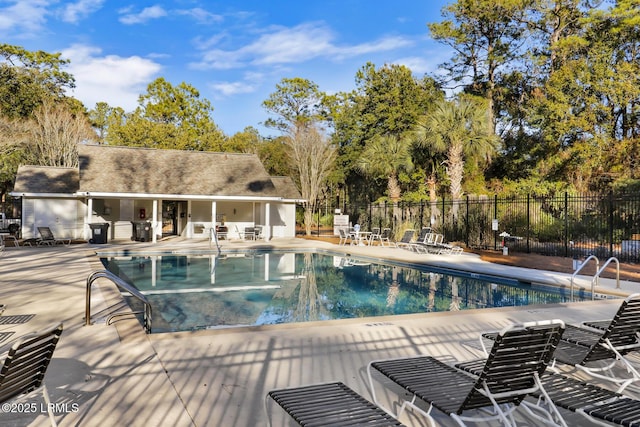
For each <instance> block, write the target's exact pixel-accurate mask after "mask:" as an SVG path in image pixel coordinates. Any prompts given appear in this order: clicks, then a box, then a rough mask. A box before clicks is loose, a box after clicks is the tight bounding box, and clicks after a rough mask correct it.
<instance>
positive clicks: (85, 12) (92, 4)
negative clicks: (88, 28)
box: [62, 0, 104, 23]
mask: <svg viewBox="0 0 640 427" xmlns="http://www.w3.org/2000/svg"><path fill="white" fill-rule="evenodd" d="M103 3H104V0H79V1H77V2H75V3H68V4H66V5H65V6H64V8H63V11H62V20H63V21H65V22H71V23H76V22H78V21H80V20H81V19H83V18H86V17H87V16H89V15H91V14H92V13H93V12H95V11H97V10H99V9H100V8H101V7H102V4H103Z"/></svg>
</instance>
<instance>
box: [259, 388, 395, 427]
mask: <svg viewBox="0 0 640 427" xmlns="http://www.w3.org/2000/svg"><path fill="white" fill-rule="evenodd" d="M268 398H271V399H273V401H274V402H276V403H277V404H278V405H280V407H282V409H284V410H285V411H286V412H287V414H289V415H290V416H291V418H293V419H294V420H295V421H296V422H297V423H298V424H299V425H301V426H317V427H321V426H371V427H376V426H380V427H383V426H384V427H387V426H402V424H401V423H400V422H399V421H398V420H396V419H395V418H393V417H392V416H391V415H389V414H387V413H386V412H385V411H383V410H382V409H380V408H378V407H377V406H376V405H374V404H373V403H371V402H369V401H368V400H367V399H365V398H364V397H362V396H361V395H359V394H358V393H356V392H355V391H353V390H352V389H351V388H349V387H347V386H346V385H345V384H343V383H341V382H332V383H324V384H313V385H307V386H302V387H295V388H286V389H280V390H272V391H270V392H269V393H267V396H266V397H265V412H266V413H267V418H268V419H269V425H271V417H270V416H269V414H270V413H269V410H268V405H267V402H268Z"/></svg>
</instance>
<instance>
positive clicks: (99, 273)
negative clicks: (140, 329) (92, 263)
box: [84, 270, 152, 334]
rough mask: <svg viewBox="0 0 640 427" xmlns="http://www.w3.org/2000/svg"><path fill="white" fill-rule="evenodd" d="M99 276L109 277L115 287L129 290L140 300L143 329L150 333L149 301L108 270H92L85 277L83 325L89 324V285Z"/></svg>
mask: <svg viewBox="0 0 640 427" xmlns="http://www.w3.org/2000/svg"><path fill="white" fill-rule="evenodd" d="M100 278H105V279H109V280H110V281H112V282H113V283H114V284H115V285H116V286H117V287H119V288H120V289H124V290H125V291H127V292H129V293H130V294H131V295H133V296H134V297H135V298H137V299H138V300H140V301H141V302H142V303H143V304H144V312H143V320H144V329H145V331H146V332H147V333H148V334H150V333H151V319H152V316H151V314H152V313H151V303H150V302H149V300H148V299H147V297H146V296H145V295H144V294H143V293H142V292H140V291H139V290H138V289H136V288H135V287H134V286H131V285H130V284H129V283H127V282H125V281H124V280H122V279H121V278H120V277H118V276H116V275H115V274H113V273H112V272H110V271H108V270H97V271H94V272H93V273H91V274H90V275H89V277H87V290H86V305H85V323H84V324H85V326H88V325H91V285H93V282H95V281H96V280H98V279H100Z"/></svg>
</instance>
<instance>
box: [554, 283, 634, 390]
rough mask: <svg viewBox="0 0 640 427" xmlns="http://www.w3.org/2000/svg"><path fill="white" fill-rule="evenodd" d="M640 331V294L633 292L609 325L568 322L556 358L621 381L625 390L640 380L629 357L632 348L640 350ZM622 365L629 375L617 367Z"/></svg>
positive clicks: (603, 377)
mask: <svg viewBox="0 0 640 427" xmlns="http://www.w3.org/2000/svg"><path fill="white" fill-rule="evenodd" d="M594 323H595V324H600V325H602V324H603V323H602V322H594ZM592 324H593V323H592ZM639 333H640V294H633V295H629V296H628V297H627V298H625V299H624V301H623V302H622V304H620V307H619V308H618V311H617V312H616V314H615V315H614V316H613V318H612V319H611V320H610V321H609V324H608V326H606V328H605V329H601V330H594V329H588V328H585V327H580V326H573V325H567V329H566V331H565V333H564V335H563V336H562V341H561V343H560V345H559V346H558V350H557V351H556V360H557V361H559V362H562V363H565V364H568V365H571V366H574V367H576V368H577V369H579V370H581V371H584V372H586V373H587V374H589V375H592V376H594V377H596V378H600V379H603V380H606V381H610V382H613V383H615V384H618V385H619V388H618V391H622V390H624V389H625V388H626V387H628V386H630V385H632V384H634V383H636V382H637V381H640V372H639V371H638V368H637V367H636V366H635V365H634V364H633V363H631V362H630V361H629V360H628V358H626V357H625V355H627V354H628V353H630V352H633V351H637V350H640V338H639V335H638V334H639ZM588 364H589V366H587V365H588ZM619 365H621V366H622V367H623V368H625V371H626V372H627V373H628V375H625V376H620V370H616V371H614V369H613V368H614V367H615V366H619Z"/></svg>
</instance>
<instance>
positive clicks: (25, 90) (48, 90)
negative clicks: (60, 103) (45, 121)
mask: <svg viewBox="0 0 640 427" xmlns="http://www.w3.org/2000/svg"><path fill="white" fill-rule="evenodd" d="M68 63H69V61H68V60H66V59H63V58H62V56H61V54H60V53H53V54H52V53H47V52H44V51H41V50H39V51H34V52H32V51H28V50H26V49H24V48H22V47H20V46H14V45H9V44H0V114H2V115H3V116H5V117H8V118H28V117H30V116H31V115H32V113H33V111H34V110H35V109H36V108H37V107H38V106H39V105H41V104H42V102H43V101H44V100H45V99H58V100H60V99H63V98H65V90H66V89H70V88H73V87H75V82H74V79H73V76H72V75H71V74H69V73H67V72H66V71H63V67H64V66H65V65H67V64H68Z"/></svg>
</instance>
